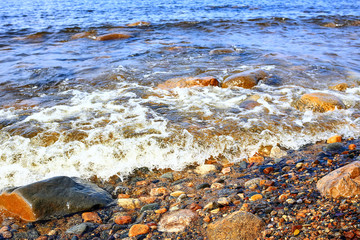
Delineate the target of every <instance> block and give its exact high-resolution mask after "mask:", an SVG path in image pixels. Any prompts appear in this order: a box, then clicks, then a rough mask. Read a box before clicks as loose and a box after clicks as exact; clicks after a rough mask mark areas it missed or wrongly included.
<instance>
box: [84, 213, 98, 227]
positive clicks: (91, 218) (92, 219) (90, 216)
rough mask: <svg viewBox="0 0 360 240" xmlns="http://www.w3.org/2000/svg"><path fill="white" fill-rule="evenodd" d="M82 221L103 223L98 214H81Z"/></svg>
mask: <svg viewBox="0 0 360 240" xmlns="http://www.w3.org/2000/svg"><path fill="white" fill-rule="evenodd" d="M81 217H82V219H83V220H84V222H94V223H99V224H101V223H102V220H101V218H100V217H99V214H97V213H96V212H84V213H82V214H81Z"/></svg>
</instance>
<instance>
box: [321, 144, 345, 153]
mask: <svg viewBox="0 0 360 240" xmlns="http://www.w3.org/2000/svg"><path fill="white" fill-rule="evenodd" d="M325 149H326V151H331V152H335V151H342V150H344V145H343V144H342V143H341V142H335V143H329V144H328V145H326V148H325Z"/></svg>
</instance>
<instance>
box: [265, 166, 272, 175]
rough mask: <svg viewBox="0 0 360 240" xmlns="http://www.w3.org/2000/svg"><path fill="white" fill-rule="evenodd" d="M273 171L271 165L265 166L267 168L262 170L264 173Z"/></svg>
mask: <svg viewBox="0 0 360 240" xmlns="http://www.w3.org/2000/svg"><path fill="white" fill-rule="evenodd" d="M273 171H274V168H273V167H267V168H265V169H264V170H263V172H264V173H265V174H269V173H271V172H273Z"/></svg>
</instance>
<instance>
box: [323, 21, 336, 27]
mask: <svg viewBox="0 0 360 240" xmlns="http://www.w3.org/2000/svg"><path fill="white" fill-rule="evenodd" d="M322 26H323V27H328V28H336V27H337V26H336V24H335V23H333V22H330V23H325V24H323V25H322Z"/></svg>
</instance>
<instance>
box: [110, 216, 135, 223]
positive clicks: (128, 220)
mask: <svg viewBox="0 0 360 240" xmlns="http://www.w3.org/2000/svg"><path fill="white" fill-rule="evenodd" d="M114 222H115V223H116V224H119V225H125V224H129V223H131V222H132V218H131V217H130V216H116V217H115V219H114Z"/></svg>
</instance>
